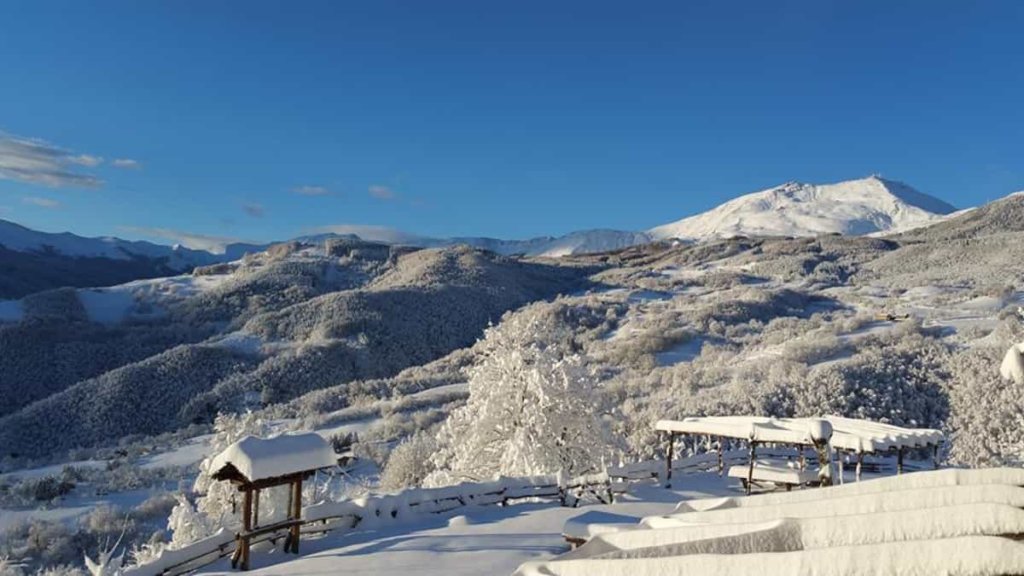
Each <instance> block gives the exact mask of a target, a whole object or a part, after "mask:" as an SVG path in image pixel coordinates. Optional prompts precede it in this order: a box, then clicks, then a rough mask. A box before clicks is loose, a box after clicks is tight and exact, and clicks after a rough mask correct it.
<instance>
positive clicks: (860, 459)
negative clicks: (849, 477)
mask: <svg viewBox="0 0 1024 576" xmlns="http://www.w3.org/2000/svg"><path fill="white" fill-rule="evenodd" d="M863 466H864V453H863V452H857V472H856V474H855V477H856V478H857V482H860V473H861V468H863Z"/></svg>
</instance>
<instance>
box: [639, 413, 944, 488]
mask: <svg viewBox="0 0 1024 576" xmlns="http://www.w3.org/2000/svg"><path fill="white" fill-rule="evenodd" d="M655 429H656V430H658V431H659V432H661V433H663V434H665V435H666V438H667V444H668V445H667V447H666V450H665V457H666V460H667V467H668V470H667V477H666V482H667V483H668V484H669V485H671V478H672V460H673V457H674V454H675V442H676V439H677V438H678V437H681V436H682V437H686V436H696V437H705V438H708V439H711V438H717V442H716V445H717V451H718V466H719V471H720V472H721V471H723V470H724V463H723V458H722V451H723V448H722V446H723V439H730V440H739V441H745V442H747V444H748V447H749V462H748V473H747V482H746V485H747V489H748V491H749V489H750V484H751V483H752V482H753V476H754V467H755V465H754V462H755V459H756V457H757V447H758V446H760V445H766V444H781V445H788V446H794V447H797V448H799V449H800V450H801V459H802V456H803V448H805V447H813V448H815V450H816V451H817V452H818V457H819V462H820V463H821V464H822V465H823V466H826V465H828V463H829V460H830V459H831V454H832V453H833V452H834V453H836V454H837V455H838V454H841V453H843V452H846V453H849V454H852V455H854V456H855V457H856V459H857V468H856V477H857V480H860V476H861V467H862V465H863V460H864V455H865V454H872V453H889V452H895V453H896V454H897V468H896V470H897V473H902V472H903V456H904V453H905V452H906V451H907V450H909V449H915V448H930V449H931V450H932V451H933V457H934V458H935V465H936V466H937V464H938V449H939V446H940V444H941V443H942V441H943V434H942V432H941V431H939V430H930V429H912V428H901V427H899V426H893V425H890V424H883V423H880V422H872V421H868V420H857V419H853V418H842V417H838V416H826V417H823V418H768V417H759V416H707V417H693V418H684V419H682V420H659V421H658V422H657V424H655ZM709 444H710V443H709ZM839 473H840V481H841V480H842V466H841V463H840V467H839Z"/></svg>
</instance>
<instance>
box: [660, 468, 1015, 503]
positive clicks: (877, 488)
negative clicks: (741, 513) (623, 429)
mask: <svg viewBox="0 0 1024 576" xmlns="http://www.w3.org/2000/svg"><path fill="white" fill-rule="evenodd" d="M987 484H1004V485H1007V486H1024V469H1020V468H976V469H957V468H947V469H945V470H935V471H928V472H914V473H913V474H903V475H900V476H890V477H887V478H879V479H876V480H866V481H863V482H857V483H853V484H843V485H842V486H832V487H830V488H824V489H820V490H800V491H797V492H779V493H772V494H762V495H757V496H748V497H724V498H702V499H695V500H684V501H683V502H680V503H679V504H678V505H677V506H676V511H677V512H695V511H706V510H721V509H726V508H740V507H751V506H768V505H773V504H795V503H798V502H813V501H816V500H831V499H833V498H841V497H845V496H856V495H860V494H878V493H881V492H893V491H897V490H919V489H922V488H935V487H939V486H976V485H987Z"/></svg>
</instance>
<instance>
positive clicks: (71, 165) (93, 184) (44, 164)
mask: <svg viewBox="0 0 1024 576" xmlns="http://www.w3.org/2000/svg"><path fill="white" fill-rule="evenodd" d="M101 161H102V159H101V158H99V157H96V156H89V155H88V154H79V155H75V154H72V153H71V152H69V151H67V150H64V149H63V148H58V147H56V146H53V145H52V144H49V143H47V142H45V141H43V140H38V139H35V138H22V137H20V136H14V135H12V134H6V133H3V132H0V178H2V179H6V180H16V181H19V182H28V183H30V184H42V185H44V186H50V187H52V188H62V187H74V188H98V187H100V186H102V185H103V181H102V180H100V179H99V178H97V177H96V176H94V175H92V174H89V173H86V172H83V171H81V170H79V169H78V167H79V166H86V167H88V166H95V165H96V164H99V162H101Z"/></svg>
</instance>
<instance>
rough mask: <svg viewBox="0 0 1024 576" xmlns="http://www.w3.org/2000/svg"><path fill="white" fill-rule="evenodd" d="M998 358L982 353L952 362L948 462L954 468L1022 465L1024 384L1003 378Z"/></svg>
mask: <svg viewBox="0 0 1024 576" xmlns="http://www.w3.org/2000/svg"><path fill="white" fill-rule="evenodd" d="M1014 349H1015V348H1014ZM1000 352H1001V350H1000V349H999V348H992V347H978V348H975V349H970V350H967V351H965V352H962V353H960V354H958V355H957V356H956V357H955V358H954V360H953V362H952V370H951V371H952V376H953V377H952V383H951V387H950V405H951V412H952V413H951V414H950V418H949V429H950V430H951V432H952V434H951V438H950V441H951V442H950V450H949V458H950V460H951V461H952V462H953V463H955V464H959V465H966V466H1005V465H1010V466H1020V465H1021V464H1022V463H1024V408H1022V406H1021V397H1022V395H1024V383H1018V382H1017V381H1015V380H1014V379H1013V378H1012V377H1011V378H1003V377H1001V375H1000V374H999V354H1000Z"/></svg>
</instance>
